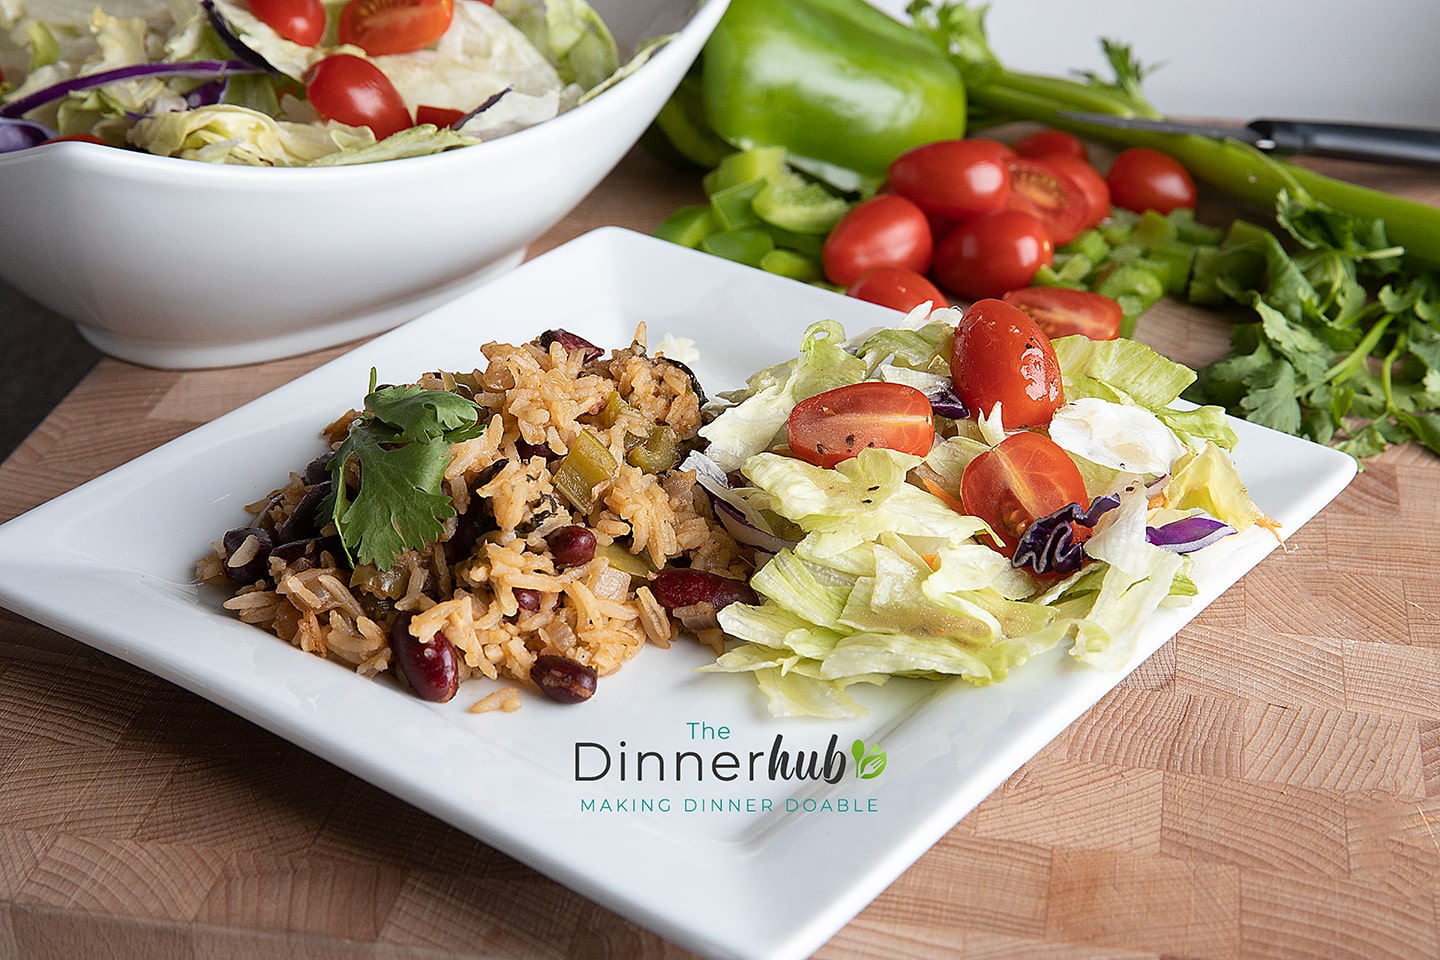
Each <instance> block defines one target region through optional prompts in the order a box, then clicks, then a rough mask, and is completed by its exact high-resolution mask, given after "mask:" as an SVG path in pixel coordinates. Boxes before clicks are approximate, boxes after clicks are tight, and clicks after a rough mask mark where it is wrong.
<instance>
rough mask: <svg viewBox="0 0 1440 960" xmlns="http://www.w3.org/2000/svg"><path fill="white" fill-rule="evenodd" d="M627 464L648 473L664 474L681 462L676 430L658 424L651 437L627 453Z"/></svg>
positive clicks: (652, 430)
mask: <svg viewBox="0 0 1440 960" xmlns="http://www.w3.org/2000/svg"><path fill="white" fill-rule="evenodd" d="M625 462H626V463H628V464H630V466H632V467H636V468H638V469H640V470H644V471H645V472H646V473H664V472H665V471H666V470H669V469H670V468H671V467H673V466H675V464H677V463H679V462H680V437H679V435H678V434H676V433H675V428H674V427H671V426H667V425H666V424H663V423H657V424H656V425H655V426H654V427H652V428H651V429H650V435H649V436H648V437H646V438H645V439H644V440H643V441H641V442H640V443H637V444H636V445H635V446H633V447H631V448H630V449H629V450H628V451H627V452H626V453H625Z"/></svg>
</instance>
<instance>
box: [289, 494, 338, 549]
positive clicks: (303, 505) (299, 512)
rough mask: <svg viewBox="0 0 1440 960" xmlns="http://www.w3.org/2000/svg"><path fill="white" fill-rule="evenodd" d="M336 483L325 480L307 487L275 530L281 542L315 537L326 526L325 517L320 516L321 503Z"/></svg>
mask: <svg viewBox="0 0 1440 960" xmlns="http://www.w3.org/2000/svg"><path fill="white" fill-rule="evenodd" d="M334 486H335V485H334V484H333V483H332V482H331V481H329V480H323V481H321V482H320V483H317V484H315V485H313V486H310V487H306V488H305V495H304V496H303V497H301V498H300V502H299V503H297V504H296V505H295V509H294V510H293V511H291V513H290V516H288V517H286V518H285V522H284V523H282V524H280V529H279V530H277V531H275V537H276V539H278V540H279V541H280V542H281V543H289V542H290V541H291V540H302V539H304V538H305V537H313V536H314V535H315V534H317V533H319V532H320V528H321V527H323V526H325V519H322V518H321V516H320V504H321V503H323V502H324V500H325V498H326V497H328V496H330V491H331V490H332V489H334Z"/></svg>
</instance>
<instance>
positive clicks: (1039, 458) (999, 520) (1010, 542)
mask: <svg viewBox="0 0 1440 960" xmlns="http://www.w3.org/2000/svg"><path fill="white" fill-rule="evenodd" d="M960 502H961V503H962V504H964V506H965V512H966V513H968V514H970V515H971V516H973V517H979V518H980V519H981V520H984V521H985V522H986V523H988V524H990V529H992V530H994V531H995V533H996V535H997V536H999V537H1000V540H1001V542H1002V543H1003V544H1004V545H1005V553H1006V554H1013V553H1014V552H1015V547H1016V546H1017V545H1019V543H1020V536H1021V534H1023V533H1024V532H1025V529H1026V528H1027V527H1029V526H1030V524H1032V523H1034V522H1035V521H1036V520H1038V519H1039V518H1041V517H1048V516H1049V515H1050V514H1052V513H1054V512H1055V511H1056V510H1061V509H1064V508H1065V507H1066V506H1068V505H1069V504H1072V503H1079V504H1087V503H1088V502H1089V500H1088V499H1087V494H1086V493H1085V480H1084V478H1082V477H1081V476H1080V469H1079V468H1078V467H1076V466H1075V461H1074V460H1071V459H1070V457H1069V455H1068V454H1066V453H1065V451H1064V450H1062V449H1061V448H1060V446H1059V444H1057V443H1056V442H1055V441H1054V440H1051V439H1050V438H1049V437H1047V436H1045V435H1044V434H1042V433H1032V432H1031V431H1029V430H1022V431H1020V432H1019V433H1012V434H1011V435H1010V436H1008V437H1006V438H1005V439H1004V440H1002V441H1000V443H999V444H998V445H997V446H995V447H992V448H991V449H989V450H986V451H985V452H984V453H982V454H980V456H978V457H976V458H975V459H974V460H971V461H970V463H969V464H968V465H967V466H966V467H965V472H964V473H963V474H961V475H960ZM1071 526H1072V529H1073V530H1074V532H1075V535H1076V539H1077V540H1080V539H1084V538H1085V537H1086V536H1088V535H1089V532H1090V531H1089V528H1087V527H1083V526H1079V525H1076V524H1072V525H1071Z"/></svg>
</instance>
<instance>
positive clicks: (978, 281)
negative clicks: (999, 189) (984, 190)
mask: <svg viewBox="0 0 1440 960" xmlns="http://www.w3.org/2000/svg"><path fill="white" fill-rule="evenodd" d="M934 259H935V264H934V268H933V270H932V275H933V276H934V278H935V280H936V282H937V283H939V284H940V286H941V288H943V289H945V290H949V291H951V292H953V293H955V294H958V295H959V296H961V297H963V298H965V299H966V300H980V299H983V298H985V297H998V296H1000V295H1001V294H1002V293H1004V292H1005V291H1006V290H1014V289H1015V288H1016V287H1028V286H1029V285H1030V281H1031V280H1034V279H1035V273H1036V271H1038V270H1039V269H1040V268H1041V267H1042V266H1046V265H1048V264H1050V263H1052V262H1054V260H1055V245H1054V244H1053V243H1052V242H1051V240H1050V233H1049V231H1047V230H1046V229H1045V225H1044V224H1043V223H1041V222H1040V221H1039V220H1038V219H1036V218H1035V217H1034V216H1032V215H1031V214H1028V213H1025V212H1023V211H1020V210H996V211H995V212H994V213H986V214H982V215H981V216H978V217H974V218H972V219H970V220H966V221H964V222H962V223H961V224H960V225H959V226H957V227H956V228H955V229H954V230H951V231H950V233H948V234H947V235H946V236H945V238H944V239H943V240H941V241H940V244H939V245H938V246H937V247H936V248H935V258H934Z"/></svg>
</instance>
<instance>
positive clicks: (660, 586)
mask: <svg viewBox="0 0 1440 960" xmlns="http://www.w3.org/2000/svg"><path fill="white" fill-rule="evenodd" d="M650 590H651V592H652V593H654V594H655V599H656V600H659V601H660V605H661V606H663V607H664V608H665V609H666V610H675V609H677V608H680V607H693V606H695V605H696V604H697V603H708V604H710V605H711V606H712V607H714V608H715V609H716V610H721V609H724V608H725V607H727V606H729V605H730V604H732V603H756V602H758V599H759V598H757V597H756V596H755V591H754V590H753V589H752V588H751V586H750V584H748V583H746V582H745V581H744V580H735V579H732V578H730V577H722V576H720V574H718V573H711V572H710V571H708V570H696V569H694V568H692V567H667V568H666V569H664V570H661V571H659V572H658V573H656V574H655V576H653V577H651V578H650Z"/></svg>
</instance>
